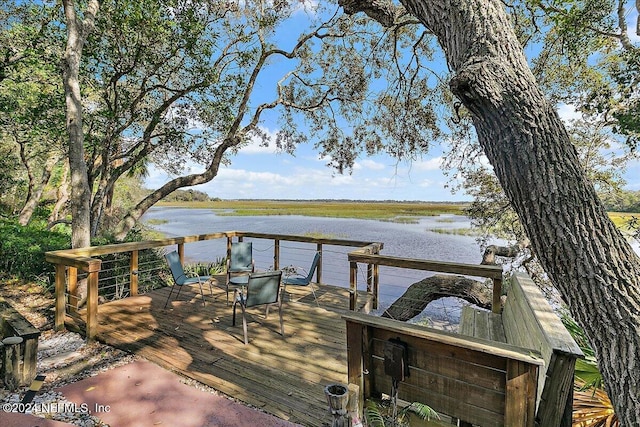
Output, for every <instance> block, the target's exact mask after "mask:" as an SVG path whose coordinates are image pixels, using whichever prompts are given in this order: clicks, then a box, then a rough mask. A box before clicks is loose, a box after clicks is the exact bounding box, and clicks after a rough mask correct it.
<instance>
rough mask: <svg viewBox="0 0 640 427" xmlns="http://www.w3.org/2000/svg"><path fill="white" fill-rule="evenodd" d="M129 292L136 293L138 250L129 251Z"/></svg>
mask: <svg viewBox="0 0 640 427" xmlns="http://www.w3.org/2000/svg"><path fill="white" fill-rule="evenodd" d="M129 294H130V295H132V296H133V295H138V251H137V250H135V251H131V259H130V260H129Z"/></svg>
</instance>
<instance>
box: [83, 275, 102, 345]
mask: <svg viewBox="0 0 640 427" xmlns="http://www.w3.org/2000/svg"><path fill="white" fill-rule="evenodd" d="M99 273H100V269H98V270H97V271H89V275H88V276H87V331H86V333H87V339H89V340H93V339H95V337H96V335H97V333H98V274H99Z"/></svg>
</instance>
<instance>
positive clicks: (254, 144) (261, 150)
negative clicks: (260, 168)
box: [239, 128, 278, 154]
mask: <svg viewBox="0 0 640 427" xmlns="http://www.w3.org/2000/svg"><path fill="white" fill-rule="evenodd" d="M261 131H262V132H265V133H266V134H267V136H268V138H269V143H268V144H269V145H267V146H264V145H263V142H262V140H261V139H260V138H258V137H256V136H254V137H253V138H251V142H249V144H248V145H246V146H244V147H242V148H241V149H240V150H239V153H241V154H275V153H277V152H278V149H277V148H276V145H275V142H274V141H275V137H276V133H275V132H274V131H270V130H268V129H264V128H263V129H261Z"/></svg>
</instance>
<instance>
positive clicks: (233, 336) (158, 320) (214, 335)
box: [80, 285, 365, 426]
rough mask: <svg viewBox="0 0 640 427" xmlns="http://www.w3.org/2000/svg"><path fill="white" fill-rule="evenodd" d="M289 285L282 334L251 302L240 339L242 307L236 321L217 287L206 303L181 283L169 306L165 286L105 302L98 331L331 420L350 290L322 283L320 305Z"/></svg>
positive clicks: (223, 387) (305, 415) (246, 396)
mask: <svg viewBox="0 0 640 427" xmlns="http://www.w3.org/2000/svg"><path fill="white" fill-rule="evenodd" d="M286 291H287V296H286V297H285V303H284V325H285V337H282V336H280V334H279V322H278V314H277V310H275V309H272V311H271V312H270V313H269V318H267V319H264V311H263V310H259V309H257V310H252V311H251V314H252V316H251V317H252V318H251V319H250V320H249V322H250V323H249V328H248V331H249V344H248V345H246V346H245V345H244V344H243V335H242V316H241V313H240V310H239V309H238V313H237V324H236V326H235V327H233V326H232V308H231V306H227V305H226V296H225V292H224V291H223V290H222V289H220V288H218V287H214V288H213V294H209V289H208V287H205V297H206V301H207V305H206V307H203V306H202V302H201V299H200V295H199V290H198V289H196V288H185V289H183V290H182V292H181V294H180V299H179V301H172V302H171V303H170V304H169V305H168V306H167V309H163V305H164V302H165V299H166V298H167V295H168V293H169V290H168V289H167V288H164V289H160V290H156V291H153V292H151V293H148V294H146V295H141V296H136V297H131V298H127V299H124V300H119V301H113V302H109V303H106V304H102V305H100V307H99V312H98V313H99V314H98V319H99V329H98V334H97V337H98V339H99V340H100V341H103V342H105V343H107V344H110V345H113V346H115V347H118V348H122V349H124V350H127V351H130V352H132V353H135V354H138V355H140V356H142V357H144V358H146V359H148V360H151V361H152V362H155V363H157V364H158V365H160V366H162V367H164V368H166V369H169V370H172V371H174V372H178V373H180V374H182V375H185V376H187V377H190V378H193V379H195V380H197V381H200V382H202V383H204V384H206V385H208V386H210V387H212V388H214V389H216V390H219V391H221V392H223V393H225V394H227V395H229V396H231V397H233V398H236V399H238V400H240V401H242V402H245V403H247V404H250V405H253V406H256V407H258V408H261V409H262V410H264V411H266V412H269V413H271V414H274V415H276V416H278V417H280V418H283V419H287V420H290V421H292V422H296V423H300V424H302V425H305V426H323V425H329V424H330V423H331V416H330V414H329V412H328V410H327V402H326V399H325V396H324V387H325V386H326V385H327V384H331V383H346V382H347V350H346V349H347V347H346V332H345V323H344V321H343V320H342V318H341V315H340V313H341V312H342V311H344V310H346V309H347V308H348V304H349V297H348V290H347V289H343V288H337V287H332V286H324V285H323V286H321V287H320V289H317V290H316V294H317V296H318V300H319V302H320V305H321V307H317V306H316V304H315V301H314V299H313V295H311V290H310V289H308V288H295V287H289V288H287V289H286ZM174 297H175V295H174V296H172V300H173V298H174ZM364 300H365V298H364V297H362V298H359V301H362V302H364ZM80 314H84V313H83V312H81V313H80Z"/></svg>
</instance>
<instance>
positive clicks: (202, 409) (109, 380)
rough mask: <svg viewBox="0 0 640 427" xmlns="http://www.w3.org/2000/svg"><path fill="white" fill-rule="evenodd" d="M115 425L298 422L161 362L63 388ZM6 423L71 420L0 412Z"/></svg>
mask: <svg viewBox="0 0 640 427" xmlns="http://www.w3.org/2000/svg"><path fill="white" fill-rule="evenodd" d="M56 391H58V392H60V393H62V394H63V395H64V396H65V397H66V399H67V400H68V401H70V402H74V403H75V404H76V405H82V407H86V408H88V410H89V411H90V412H91V414H92V415H94V416H96V417H97V418H99V419H100V420H102V421H103V422H104V423H105V424H108V425H110V426H111V427H146V426H149V427H151V426H181V427H236V426H237V427H242V426H261V427H268V426H273V427H280V426H282V427H295V426H296V424H292V423H290V422H288V421H284V420H281V419H279V418H276V417H274V416H272V415H269V414H266V413H263V412H261V411H258V410H254V409H251V408H249V407H247V406H245V405H243V404H240V403H236V402H234V401H232V400H230V399H227V398H225V397H223V396H217V395H215V394H212V393H209V392H207V391H202V390H198V389H196V388H195V387H192V386H189V385H186V384H184V383H182V382H181V377H179V376H178V375H176V374H173V373H171V372H168V371H166V370H164V369H162V368H160V367H159V366H157V365H155V364H153V363H151V362H147V361H136V362H132V363H130V364H128V365H124V366H121V367H118V368H115V369H111V370H108V371H105V372H102V373H100V374H98V375H96V376H94V377H90V378H86V379H84V380H81V381H78V382H75V383H72V384H69V385H66V386H64V387H61V388H59V389H57V390H56ZM0 425H2V426H3V427H13V426H16V427H17V426H19V427H25V426H33V427H35V426H41V427H63V426H67V425H68V424H65V423H60V422H55V421H50V420H45V419H43V418H38V417H34V416H29V415H24V414H6V413H0Z"/></svg>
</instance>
